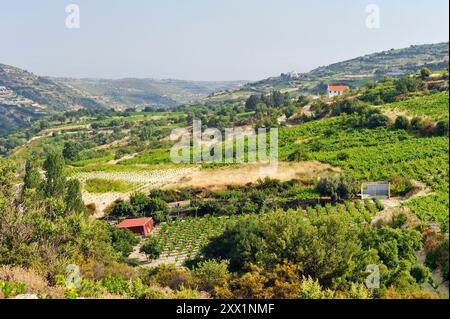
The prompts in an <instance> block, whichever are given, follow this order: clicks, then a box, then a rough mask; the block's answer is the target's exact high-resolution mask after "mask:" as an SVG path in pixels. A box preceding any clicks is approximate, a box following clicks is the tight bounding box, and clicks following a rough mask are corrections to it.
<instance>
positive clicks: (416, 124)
mask: <svg viewBox="0 0 450 319" xmlns="http://www.w3.org/2000/svg"><path fill="white" fill-rule="evenodd" d="M424 124H425V122H424V120H423V119H422V118H420V117H414V118H413V119H412V120H411V127H412V128H413V129H414V130H417V131H420V130H421V129H422V127H423V126H424Z"/></svg>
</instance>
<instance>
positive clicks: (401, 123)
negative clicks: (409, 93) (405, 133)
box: [394, 116, 410, 130]
mask: <svg viewBox="0 0 450 319" xmlns="http://www.w3.org/2000/svg"><path fill="white" fill-rule="evenodd" d="M394 126H395V128H396V129H398V130H407V129H409V127H410V122H409V119H408V118H407V117H406V116H398V117H397V118H396V119H395V124H394Z"/></svg>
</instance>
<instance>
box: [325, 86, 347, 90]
mask: <svg viewBox="0 0 450 319" xmlns="http://www.w3.org/2000/svg"><path fill="white" fill-rule="evenodd" d="M348 89H349V87H348V86H346V85H329V86H328V91H347V90H348Z"/></svg>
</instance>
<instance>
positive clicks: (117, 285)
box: [102, 276, 128, 295]
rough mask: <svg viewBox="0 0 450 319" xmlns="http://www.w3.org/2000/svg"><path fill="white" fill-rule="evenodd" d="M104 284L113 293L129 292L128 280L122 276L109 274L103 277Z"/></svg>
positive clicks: (122, 293)
mask: <svg viewBox="0 0 450 319" xmlns="http://www.w3.org/2000/svg"><path fill="white" fill-rule="evenodd" d="M102 285H103V287H105V288H106V290H108V292H109V293H112V294H118V295H119V294H120V295H124V294H127V293H128V282H127V281H125V280H124V279H123V278H122V277H116V276H107V277H105V278H103V279H102Z"/></svg>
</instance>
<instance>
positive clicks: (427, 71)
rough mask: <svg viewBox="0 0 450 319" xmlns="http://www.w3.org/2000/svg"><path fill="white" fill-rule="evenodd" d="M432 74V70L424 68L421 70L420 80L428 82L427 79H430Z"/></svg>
mask: <svg viewBox="0 0 450 319" xmlns="http://www.w3.org/2000/svg"><path fill="white" fill-rule="evenodd" d="M431 73H432V72H431V70H430V69H429V68H422V69H421V70H420V78H421V79H422V80H426V79H428V78H429V77H430V75H431Z"/></svg>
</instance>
